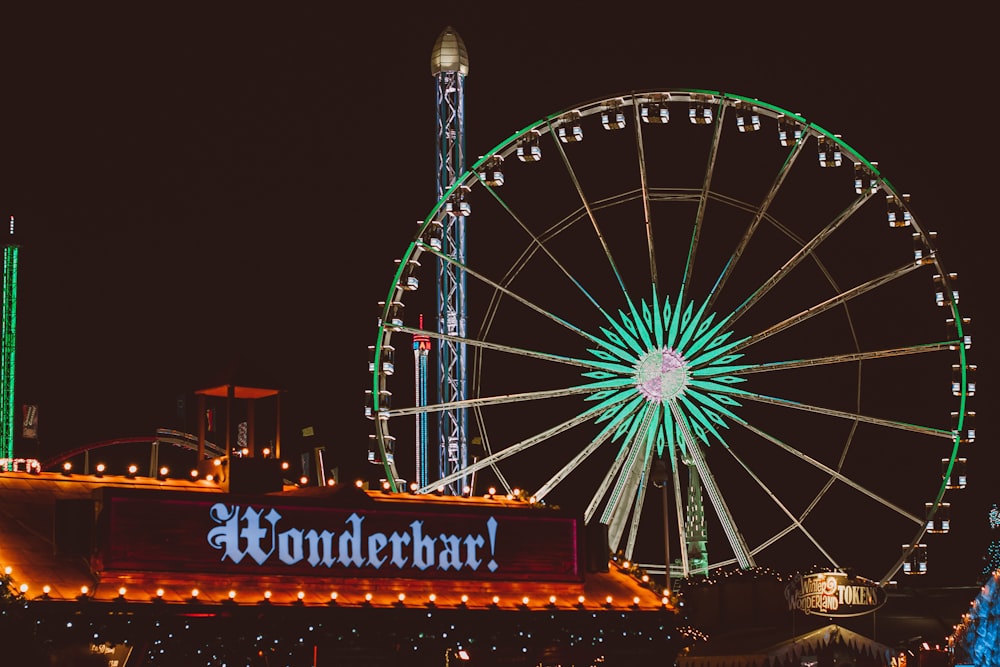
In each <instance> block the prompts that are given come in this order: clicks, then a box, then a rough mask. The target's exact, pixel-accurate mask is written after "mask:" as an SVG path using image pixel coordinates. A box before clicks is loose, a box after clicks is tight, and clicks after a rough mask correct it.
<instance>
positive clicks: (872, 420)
mask: <svg viewBox="0 0 1000 667" xmlns="http://www.w3.org/2000/svg"><path fill="white" fill-rule="evenodd" d="M718 391H719V392H720V393H721V392H725V391H726V389H725V388H722V389H719V390H718ZM730 393H731V395H732V396H736V397H739V398H744V399H747V400H750V401H756V402H758V403H767V404H769V405H778V406H781V407H785V408H792V409H794V410H803V411H805V412H812V413H814V414H818V415H826V416H828V417H839V418H840V419H849V420H851V421H859V422H864V423H866V424H874V425H875V426H885V427H888V428H893V429H898V430H901V431H910V432H911V433H922V434H924V435H933V436H937V437H939V438H946V439H948V440H951V439H953V438H954V437H955V436H954V433H952V432H951V431H946V430H944V429H939V428H934V427H932V426H921V425H919V424H910V423H907V422H901V421H895V420H892V419H882V418H881V417H869V416H868V415H863V414H860V413H857V412H847V411H845V410H835V409H833V408H824V407H820V406H818V405H810V404H808V403H799V402H798V401H790V400H787V399H784V398H776V397H774V396H765V395H763V394H754V393H752V392H744V391H742V390H738V391H730Z"/></svg>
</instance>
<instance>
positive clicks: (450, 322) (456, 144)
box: [431, 26, 469, 495]
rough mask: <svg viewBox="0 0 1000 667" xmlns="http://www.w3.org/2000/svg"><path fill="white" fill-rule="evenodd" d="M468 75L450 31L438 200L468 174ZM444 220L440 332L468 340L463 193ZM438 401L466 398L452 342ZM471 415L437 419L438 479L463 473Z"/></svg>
mask: <svg viewBox="0 0 1000 667" xmlns="http://www.w3.org/2000/svg"><path fill="white" fill-rule="evenodd" d="M468 73H469V55H468V53H467V52H466V50H465V44H464V43H463V42H462V38H461V37H459V35H458V33H457V32H456V31H455V30H454V28H452V27H451V26H448V27H447V28H445V29H444V30H443V31H442V32H441V34H440V35H439V36H438V38H437V41H436V42H435V44H434V49H433V50H432V52H431V75H432V76H433V77H434V83H435V101H436V107H437V126H436V129H437V135H436V138H437V156H436V161H435V167H436V170H437V183H436V185H437V199H438V200H441V199H442V198H443V197H445V195H446V194H448V192H449V190H451V189H452V187H453V186H454V184H455V180H456V178H457V177H458V176H460V175H461V174H463V173H464V172H465V77H466V76H467V75H468ZM442 210H443V211H445V213H444V214H445V219H444V220H442V223H443V227H444V229H443V235H442V245H441V252H442V253H443V254H444V255H445V256H447V257H448V258H449V260H450V261H445V260H443V259H441V258H438V260H437V311H438V312H437V332H438V333H440V334H443V335H445V336H450V337H457V338H464V337H465V335H466V301H465V299H466V293H465V287H466V285H465V275H464V274H463V273H462V272H461V271H459V269H458V267H459V266H463V265H465V260H466V248H465V216H466V214H467V213H468V202H466V201H465V199H464V197H462V195H461V193H452V194H451V195H450V196H449V205H447V206H445V207H443V209H442ZM437 371H438V372H437V399H438V402H439V403H441V404H455V403H457V402H459V401H463V400H465V398H466V393H467V390H468V378H467V376H466V349H465V344H464V343H460V342H457V341H455V340H453V339H451V338H447V339H442V340H441V341H440V343H439V344H438V345H437ZM468 424H469V421H468V414H467V411H466V410H465V408H450V409H447V410H442V411H441V412H439V413H438V429H437V437H438V474H439V475H440V476H441V477H445V476H447V475H450V474H452V473H454V472H457V471H459V470H462V469H463V468H464V467H465V466H466V463H467V461H468V440H469V439H468ZM467 484H468V482H467V479H466V478H465V477H462V478H461V479H459V480H457V481H456V482H454V483H453V484H451V486H450V487H449V488H448V489H447V492H448V493H451V494H453V495H460V494H461V493H462V492H463V490H464V489H465V487H466V486H467Z"/></svg>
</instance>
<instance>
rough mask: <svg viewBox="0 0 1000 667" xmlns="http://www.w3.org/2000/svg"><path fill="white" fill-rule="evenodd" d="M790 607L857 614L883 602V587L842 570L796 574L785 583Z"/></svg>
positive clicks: (792, 608)
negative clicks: (850, 575)
mask: <svg viewBox="0 0 1000 667" xmlns="http://www.w3.org/2000/svg"><path fill="white" fill-rule="evenodd" d="M785 599H786V600H787V601H788V608H789V609H790V610H794V609H798V610H799V611H802V612H805V613H807V614H820V615H822V616H840V617H843V616H860V615H862V614H868V613H871V612H873V611H875V610H876V609H878V608H879V607H881V606H882V605H884V604H885V602H886V594H885V590H884V589H883V588H882V587H881V586H879V585H878V584H877V583H876V582H874V581H871V580H869V579H862V578H854V577H849V576H847V575H846V574H844V573H843V572H818V573H815V574H798V575H796V576H795V577H794V578H793V579H792V581H791V582H789V584H788V585H787V586H786V587H785Z"/></svg>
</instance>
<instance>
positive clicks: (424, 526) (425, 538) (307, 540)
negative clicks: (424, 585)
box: [98, 490, 583, 581]
mask: <svg viewBox="0 0 1000 667" xmlns="http://www.w3.org/2000/svg"><path fill="white" fill-rule="evenodd" d="M385 505H386V507H379V506H378V503H372V504H371V506H365V507H329V506H323V505H321V504H319V503H317V504H315V505H302V504H299V503H295V504H292V503H289V502H287V501H284V502H283V501H282V499H281V498H278V497H269V496H260V497H253V498H244V497H238V496H220V495H216V494H211V495H208V494H192V495H188V496H187V497H179V496H176V495H168V496H164V495H163V494H155V493H153V494H145V495H141V494H122V493H115V492H113V491H110V490H108V491H106V492H105V496H104V498H103V502H102V509H101V525H102V530H101V545H100V548H99V556H98V561H99V567H100V568H101V569H102V570H105V571H109V570H142V571H177V570H181V569H183V570H184V571H186V572H202V573H219V574H223V573H233V574H267V575H282V574H288V575H296V576H302V575H306V576H310V575H311V576H334V577H341V576H356V577H391V578H400V577H404V578H422V579H424V578H432V579H487V580H540V581H541V580H548V581H580V580H582V578H583V572H582V566H581V555H580V542H581V540H580V539H579V538H580V537H581V536H580V531H581V521H580V520H578V519H576V518H573V517H570V516H566V515H565V514H561V513H557V512H552V511H548V510H542V509H529V508H527V507H524V508H520V507H515V508H511V507H504V506H502V505H499V504H498V505H497V506H496V507H489V506H483V505H472V504H470V505H469V506H468V507H462V506H461V504H459V503H455V504H449V505H447V506H444V505H443V504H441V503H426V505H427V508H426V509H424V508H422V507H421V504H420V503H419V502H413V503H405V504H402V503H385Z"/></svg>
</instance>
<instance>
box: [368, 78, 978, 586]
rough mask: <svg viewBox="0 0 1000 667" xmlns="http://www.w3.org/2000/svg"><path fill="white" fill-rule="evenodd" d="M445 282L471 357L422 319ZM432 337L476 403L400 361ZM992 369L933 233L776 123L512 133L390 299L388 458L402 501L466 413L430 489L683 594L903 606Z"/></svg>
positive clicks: (740, 106) (382, 384)
mask: <svg viewBox="0 0 1000 667" xmlns="http://www.w3.org/2000/svg"><path fill="white" fill-rule="evenodd" d="M450 215H462V216H465V217H466V218H467V222H466V234H467V239H468V245H467V247H468V259H467V261H466V262H465V263H461V264H460V263H458V262H457V261H456V260H455V259H454V256H453V255H451V254H449V248H448V247H447V243H446V240H445V239H444V238H443V235H442V229H443V227H444V223H445V222H446V221H447V219H448V218H447V216H450ZM438 263H446V264H448V265H449V266H451V267H454V269H456V270H457V271H458V272H459V273H460V274H461V276H462V279H463V280H464V283H465V285H466V289H467V302H468V309H469V310H468V313H469V318H468V325H467V327H466V328H465V331H467V332H468V333H467V334H466V335H462V336H452V335H450V334H447V333H439V332H438V331H436V330H435V327H434V326H433V325H430V326H427V327H426V328H425V327H424V326H423V325H422V319H418V314H422V313H430V312H433V311H434V306H433V300H432V299H433V294H432V292H433V289H432V288H431V287H429V285H430V284H431V283H432V282H433V279H434V275H435V274H434V271H435V268H434V267H435V264H438ZM425 286H426V287H425ZM418 288H419V289H418ZM404 307H405V315H404ZM418 339H419V340H420V341H421V345H422V346H423V347H422V349H424V350H426V349H428V348H433V347H434V346H435V345H436V344H438V343H441V342H442V341H451V342H452V343H456V342H457V343H459V344H462V345H464V346H465V349H466V350H467V352H468V355H469V358H470V360H471V362H470V364H469V368H470V391H469V395H468V397H467V398H466V399H464V400H463V401H461V405H454V404H447V405H441V404H428V403H427V401H426V399H425V398H424V397H422V396H421V393H422V392H421V391H420V389H419V386H415V385H414V382H413V380H412V378H413V377H414V374H416V373H417V372H418V366H419V361H418V360H417V357H416V355H415V356H414V361H413V362H410V361H409V360H408V358H407V356H406V355H401V354H395V355H394V350H399V349H401V344H402V345H408V344H409V343H410V341H411V340H412V341H414V349H415V350H416V349H417V348H416V346H417V343H416V341H417V340H418ZM428 341H429V343H428ZM970 347H971V335H970V321H969V318H967V317H963V316H962V314H961V313H960V311H959V290H958V282H957V275H956V274H955V273H948V272H947V271H946V270H945V267H944V264H943V263H942V257H941V253H940V252H939V249H938V242H937V238H936V232H935V231H932V230H931V229H930V228H929V227H928V226H925V223H924V221H922V220H920V219H919V218H918V217H917V216H916V215H915V214H914V213H913V212H912V208H911V204H910V200H909V195H908V194H904V193H901V192H898V191H897V190H896V189H895V188H894V187H893V186H892V185H891V184H890V183H889V181H887V180H886V179H885V177H884V176H883V175H882V173H881V172H880V171H879V169H878V165H877V163H875V162H870V161H869V160H867V159H865V158H864V157H862V156H861V155H860V154H859V153H858V152H857V151H856V150H854V149H853V148H851V147H850V146H849V145H848V144H847V143H845V142H844V141H843V140H842V139H841V137H840V136H839V135H836V134H833V133H831V132H829V131H827V130H825V129H823V128H822V127H820V126H818V125H816V124H814V123H812V122H809V121H808V120H807V119H806V118H804V117H803V116H801V115H799V114H797V113H792V112H790V111H787V110H785V109H782V108H780V107H777V106H775V105H772V104H769V103H766V102H763V101H760V100H757V99H753V98H748V97H743V96H740V95H734V94H730V93H723V92H717V91H707V90H689V89H683V90H666V91H649V92H640V93H630V94H626V95H621V96H618V97H613V98H604V99H599V100H594V101H591V102H588V103H585V104H581V105H579V106H576V107H573V108H570V109H566V110H562V111H559V112H557V113H555V114H552V115H549V116H546V117H545V118H542V119H541V120H539V121H537V122H534V123H532V124H531V125H529V126H527V127H525V128H524V129H522V130H520V131H518V132H515V133H514V134H512V135H511V136H510V137H509V138H507V139H506V140H504V141H502V142H501V143H500V144H499V145H498V146H497V147H496V148H494V149H493V150H491V151H489V152H488V153H487V154H486V155H483V156H482V157H481V158H479V160H478V161H476V163H475V164H474V166H473V167H472V169H470V170H469V171H468V172H467V173H465V174H463V175H461V176H460V177H459V178H458V179H457V180H456V182H455V183H454V185H453V186H452V187H451V189H450V190H448V191H447V192H446V193H445V195H444V197H443V198H442V199H441V200H440V201H439V202H438V203H437V205H436V206H435V207H434V208H433V209H432V210H431V212H430V213H429V214H428V215H427V216H426V218H424V219H423V220H421V221H419V223H418V227H417V230H416V233H415V235H414V236H413V238H412V240H411V241H410V243H409V245H408V246H406V247H405V250H404V252H403V254H402V256H401V258H400V259H399V260H397V268H396V270H395V272H394V273H393V275H392V277H391V282H390V286H389V289H388V292H387V293H386V296H385V300H384V301H383V302H381V303H380V308H379V320H378V330H377V336H376V340H375V343H374V345H373V346H372V347H371V358H370V363H369V369H370V371H371V383H370V385H369V387H368V389H367V392H366V393H367V395H368V397H369V404H368V408H367V411H366V412H367V416H368V417H369V418H370V419H371V420H372V423H373V424H374V434H373V436H372V448H371V452H370V455H369V458H370V460H372V461H373V462H376V463H379V464H380V465H381V466H382V467H383V469H384V473H385V477H386V480H387V486H389V487H390V488H391V489H394V490H404V488H405V487H403V482H402V481H401V480H406V479H411V480H412V479H414V477H413V473H412V472H411V471H412V469H413V468H412V467H413V465H414V454H413V445H412V439H413V437H414V435H413V434H414V432H415V431H414V425H415V424H416V425H417V431H416V432H417V433H419V429H420V428H421V426H420V424H421V423H423V428H426V423H427V422H426V415H428V414H432V413H435V412H439V411H442V410H454V409H456V408H459V409H463V410H467V411H468V414H469V423H470V424H472V425H473V427H471V428H470V430H471V432H473V433H474V434H475V436H476V437H475V440H474V442H475V444H476V445H478V446H479V449H478V451H475V452H474V455H472V456H470V460H469V461H468V463H467V464H465V465H464V467H462V468H461V469H460V470H458V471H457V472H454V473H452V474H448V475H446V476H444V477H442V478H441V479H432V480H429V481H428V482H427V483H425V484H423V485H417V486H418V488H414V489H412V491H413V492H416V493H429V492H435V490H438V489H442V488H445V487H446V485H450V484H454V483H455V482H456V481H461V482H462V483H464V484H467V485H468V486H469V487H470V488H469V492H470V493H475V494H483V493H489V492H490V491H492V492H493V493H500V494H509V495H516V496H518V497H521V498H524V499H525V500H526V501H528V502H533V503H546V504H550V505H551V504H556V505H560V506H562V507H578V508H579V509H580V511H581V512H583V514H584V518H585V519H586V521H587V524H588V526H600V527H602V528H603V527H606V530H607V535H608V543H609V546H610V548H611V550H612V551H613V552H619V553H620V554H621V555H622V557H623V558H625V559H628V560H630V561H632V562H636V561H638V562H648V563H650V564H655V563H666V564H669V566H670V571H671V573H672V576H674V577H686V576H690V575H692V574H697V573H706V574H710V573H712V572H713V571H715V570H717V569H719V568H727V567H734V566H738V567H740V568H745V569H746V568H752V567H755V566H773V567H777V568H782V569H784V570H786V571H789V570H790V569H801V568H806V567H812V566H819V567H829V568H837V569H849V570H854V571H857V572H858V574H863V575H864V576H867V577H870V578H872V579H877V580H879V581H881V582H886V581H888V580H889V579H890V578H892V577H894V576H895V575H896V573H897V572H899V571H900V570H901V569H902V570H904V571H907V572H914V573H918V572H922V571H923V569H924V568H925V566H926V562H927V560H926V558H927V556H926V554H927V551H926V549H927V545H928V544H930V543H931V542H932V541H933V540H934V539H938V538H936V537H934V534H935V533H943V532H947V531H948V529H949V525H950V517H949V513H948V509H949V504H948V502H947V501H946V492H947V491H948V490H950V489H957V488H961V487H962V486H964V484H965V475H966V469H965V456H964V455H965V449H966V448H967V447H968V444H967V443H969V442H970V441H972V440H974V438H975V428H974V425H973V418H974V413H973V412H972V411H971V410H970V409H969V400H968V399H969V397H970V396H972V395H973V394H974V391H975V378H974V371H975V366H974V365H972V364H970V363H968V359H967V357H968V351H969V349H970ZM431 354H433V349H432V350H431ZM411 364H412V365H411ZM421 420H423V422H421ZM404 442H409V443H410V444H408V445H404V444H403V443H404ZM397 485H398V488H397ZM931 548H932V549H933V544H931Z"/></svg>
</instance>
